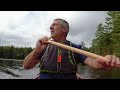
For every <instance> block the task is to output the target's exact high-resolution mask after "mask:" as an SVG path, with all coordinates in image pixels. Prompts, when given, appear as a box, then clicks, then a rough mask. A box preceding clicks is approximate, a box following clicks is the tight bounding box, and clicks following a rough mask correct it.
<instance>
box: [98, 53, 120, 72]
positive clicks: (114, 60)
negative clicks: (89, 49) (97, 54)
mask: <svg viewBox="0 0 120 90" xmlns="http://www.w3.org/2000/svg"><path fill="white" fill-rule="evenodd" d="M105 57H106V58H107V61H106V60H104V59H103V58H99V59H97V62H98V63H99V64H100V67H101V68H102V69H104V70H111V69H112V68H114V67H116V66H117V65H120V59H119V58H118V57H116V56H115V55H106V56H105Z"/></svg>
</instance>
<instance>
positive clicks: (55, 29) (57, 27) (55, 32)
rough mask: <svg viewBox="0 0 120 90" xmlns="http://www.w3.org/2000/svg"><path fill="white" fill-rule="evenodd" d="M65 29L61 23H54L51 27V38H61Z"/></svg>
mask: <svg viewBox="0 0 120 90" xmlns="http://www.w3.org/2000/svg"><path fill="white" fill-rule="evenodd" d="M63 29H64V28H63V27H62V25H61V23H60V21H58V20H56V21H53V23H52V25H51V26H50V32H51V37H52V38H55V37H58V36H61V35H62V33H63Z"/></svg>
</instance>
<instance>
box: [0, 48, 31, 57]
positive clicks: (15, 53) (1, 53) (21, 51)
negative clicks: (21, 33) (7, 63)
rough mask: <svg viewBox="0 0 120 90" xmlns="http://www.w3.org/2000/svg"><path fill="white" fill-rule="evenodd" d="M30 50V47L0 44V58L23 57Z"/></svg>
mask: <svg viewBox="0 0 120 90" xmlns="http://www.w3.org/2000/svg"><path fill="white" fill-rule="evenodd" d="M31 51H32V48H31V47H24V48H23V47H14V46H0V58H6V59H24V58H25V57H26V55H28V54H29V53H30V52H31Z"/></svg>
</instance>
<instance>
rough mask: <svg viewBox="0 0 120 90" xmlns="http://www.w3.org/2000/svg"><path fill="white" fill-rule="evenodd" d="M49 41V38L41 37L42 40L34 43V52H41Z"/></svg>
mask: <svg viewBox="0 0 120 90" xmlns="http://www.w3.org/2000/svg"><path fill="white" fill-rule="evenodd" d="M49 39H50V38H49V37H43V38H41V39H39V40H38V41H37V43H36V48H35V50H36V52H41V51H43V50H44V49H45V48H46V47H47V45H48V43H47V41H48V40H49Z"/></svg>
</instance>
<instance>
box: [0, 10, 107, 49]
mask: <svg viewBox="0 0 120 90" xmlns="http://www.w3.org/2000/svg"><path fill="white" fill-rule="evenodd" d="M106 16H107V14H106V11H0V45H9V46H10V45H14V46H16V47H29V46H31V47H35V44H36V41H37V40H38V39H39V38H41V37H43V36H50V29H49V27H50V25H51V24H52V21H53V20H54V19H55V18H62V19H65V20H66V21H68V23H69V25H70V32H69V34H68V37H67V39H68V40H70V41H72V42H73V43H76V44H80V43H81V41H83V42H84V43H85V44H86V46H87V47H88V46H89V45H90V44H91V41H92V39H93V38H94V37H95V35H94V34H95V32H96V29H97V26H98V24H99V23H104V22H105V17H106Z"/></svg>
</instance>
